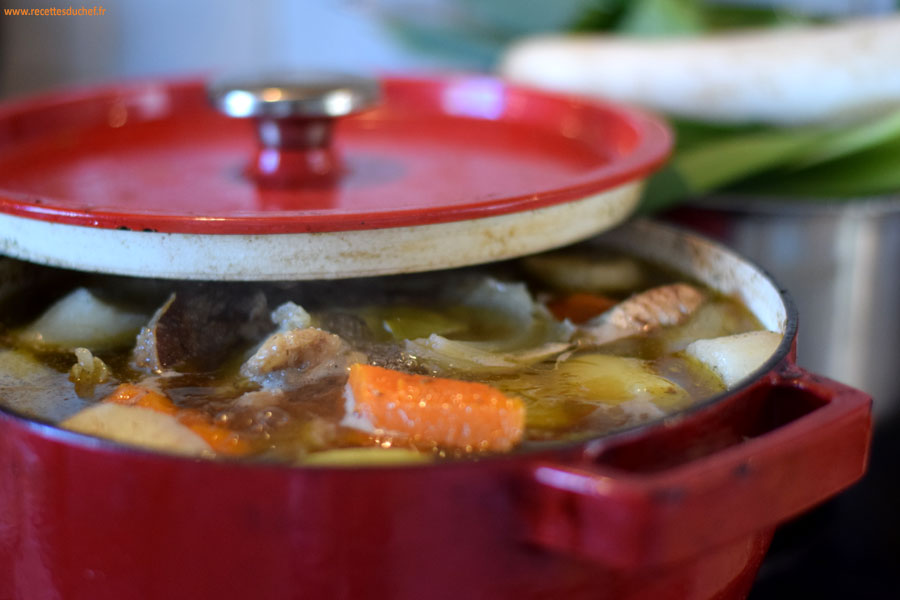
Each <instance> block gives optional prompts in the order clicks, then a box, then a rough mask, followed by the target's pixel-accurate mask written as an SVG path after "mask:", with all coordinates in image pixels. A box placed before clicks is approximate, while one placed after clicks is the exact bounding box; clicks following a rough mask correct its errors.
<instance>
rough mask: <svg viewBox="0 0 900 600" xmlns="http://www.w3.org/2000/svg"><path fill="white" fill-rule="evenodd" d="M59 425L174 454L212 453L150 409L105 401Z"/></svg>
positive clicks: (192, 435)
mask: <svg viewBox="0 0 900 600" xmlns="http://www.w3.org/2000/svg"><path fill="white" fill-rule="evenodd" d="M60 427H62V428H64V429H69V430H71V431H77V432H79V433H85V434H88V435H93V436H96V437H101V438H105V439H108V440H113V441H116V442H120V443H123V444H129V445H132V446H141V447H144V448H149V449H152V450H160V451H163V452H170V453H173V454H186V455H189V456H212V455H213V450H212V448H211V447H210V446H209V444H207V443H206V441H204V440H203V438H201V437H200V436H199V435H197V434H196V433H194V432H193V431H191V430H190V429H189V428H188V427H186V426H185V425H182V424H181V423H179V422H178V419H176V418H175V417H174V416H172V415H167V414H164V413H160V412H157V411H154V410H151V409H149V408H141V407H137V406H124V405H121V404H114V403H107V402H104V403H102V404H95V405H93V406H91V407H89V408H86V409H84V410H83V411H81V412H79V413H78V414H76V415H74V416H72V417H70V418H68V419H66V420H65V421H63V422H62V423H60Z"/></svg>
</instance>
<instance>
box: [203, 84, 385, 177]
mask: <svg viewBox="0 0 900 600" xmlns="http://www.w3.org/2000/svg"><path fill="white" fill-rule="evenodd" d="M207 92H208V95H209V99H210V101H211V102H212V103H213V105H214V106H215V107H216V108H217V109H218V110H219V111H221V112H222V113H224V114H226V115H228V116H230V117H237V118H252V119H254V120H255V122H256V129H257V136H258V139H259V149H258V151H257V154H256V157H255V158H254V161H253V163H252V164H251V165H250V166H249V168H248V173H249V175H250V176H251V177H253V178H254V179H255V180H256V181H257V182H258V183H260V184H263V185H267V186H275V187H292V186H297V185H314V184H316V183H327V182H329V181H331V180H333V179H334V177H336V176H337V175H338V174H339V173H340V170H341V164H340V158H339V157H338V156H337V155H336V153H335V152H334V150H333V149H332V147H331V134H332V130H333V128H334V123H335V119H337V118H340V117H345V116H349V115H353V114H357V113H360V112H362V111H364V110H367V109H369V108H372V107H373V106H375V105H376V104H377V102H378V99H379V87H378V83H377V82H376V81H375V80H374V79H369V78H365V77H360V76H355V75H342V74H334V73H303V72H300V73H287V74H277V75H262V76H256V77H243V78H225V79H219V80H217V81H214V82H212V83H211V84H210V85H209V86H208V89H207Z"/></svg>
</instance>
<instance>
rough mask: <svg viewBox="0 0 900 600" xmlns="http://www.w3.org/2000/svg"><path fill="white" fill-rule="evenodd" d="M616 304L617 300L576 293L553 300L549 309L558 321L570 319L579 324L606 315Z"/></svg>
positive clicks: (548, 305) (548, 306) (548, 304)
mask: <svg viewBox="0 0 900 600" xmlns="http://www.w3.org/2000/svg"><path fill="white" fill-rule="evenodd" d="M616 304H617V302H616V301H615V300H613V299H612V298H607V297H605V296H598V295H597V294H587V293H575V294H570V295H568V296H563V297H562V298H556V299H554V300H551V301H550V302H548V303H547V308H548V309H549V310H550V312H551V313H553V316H554V317H556V318H557V319H560V320H562V319H569V320H570V321H572V322H573V323H576V324H578V323H584V322H585V321H588V320H590V319H592V318H594V317H596V316H597V315H601V314H603V313H605V312H606V311H608V310H609V309H610V308H612V307H613V306H615V305H616Z"/></svg>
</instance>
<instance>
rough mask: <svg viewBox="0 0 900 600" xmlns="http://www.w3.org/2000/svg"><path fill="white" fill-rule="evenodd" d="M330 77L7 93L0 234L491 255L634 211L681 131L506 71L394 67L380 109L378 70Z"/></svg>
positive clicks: (211, 249) (343, 260)
mask: <svg viewBox="0 0 900 600" xmlns="http://www.w3.org/2000/svg"><path fill="white" fill-rule="evenodd" d="M319 83H320V86H319V88H313V89H312V90H311V89H310V86H308V85H307V86H305V87H303V88H302V89H300V88H297V87H296V86H295V87H293V88H291V87H290V86H288V85H287V84H282V85H277V86H276V85H255V86H254V84H253V83H252V82H250V84H247V83H246V82H245V83H244V84H242V85H233V86H231V88H230V89H226V88H223V87H221V86H220V87H218V88H215V89H213V90H212V92H210V90H208V89H207V86H206V85H205V83H204V82H203V81H187V82H166V81H162V82H146V83H136V84H129V85H121V86H114V87H107V88H103V89H97V90H87V91H81V92H68V93H62V94H57V95H52V96H46V97H41V98H37V99H30V100H26V101H20V102H17V103H12V104H7V105H5V106H3V107H2V108H0V251H3V252H5V253H6V254H9V255H12V256H17V257H20V258H24V259H28V260H34V261H38V262H43V263H47V264H53V265H58V266H65V267H71V268H79V269H86V270H96V271H102V272H114V273H125V274H136V275H145V276H151V275H152V276H163V277H187V278H213V279H221V278H224V279H280V278H290V279H293V278H319V277H346V276H355V275H366V274H379V273H389V272H401V271H417V270H425V269H432V268H439V267H448V266H458V265H461V264H472V263H478V262H486V261H490V260H497V259H500V258H507V257H510V256H515V255H520V254H525V253H529V252H534V251H538V250H542V249H545V248H549V247H553V246H558V245H562V244H565V243H569V242H571V241H574V240H576V239H582V238H584V237H588V236H590V235H592V234H594V233H597V232H598V231H600V230H602V229H605V228H607V227H609V226H611V225H614V224H616V223H617V222H619V221H620V220H622V219H623V218H625V217H626V216H627V215H628V214H629V212H630V211H631V210H632V208H633V207H634V205H635V203H636V201H637V195H638V192H639V189H640V181H641V180H642V179H643V178H645V177H646V176H647V175H648V174H649V173H650V172H651V171H653V170H654V169H655V168H657V167H658V166H659V165H660V164H661V163H662V162H663V161H664V159H665V158H666V156H667V154H668V152H669V150H670V145H671V137H670V134H669V132H668V130H667V128H666V127H665V125H664V124H662V123H661V122H659V121H658V120H656V119H654V118H652V117H650V116H648V115H645V114H643V113H641V112H639V111H636V110H633V109H630V108H626V107H622V106H618V105H615V104H611V103H606V102H599V101H586V100H579V99H573V98H571V97H566V96H561V95H556V94H550V93H545V92H538V91H534V90H528V89H523V88H518V87H514V86H510V85H508V84H506V83H503V82H501V81H499V80H497V79H493V78H487V77H474V76H452V77H443V78H431V79H423V78H418V79H415V78H396V77H389V78H384V79H382V80H381V81H380V82H379V86H378V87H380V99H378V100H377V102H376V103H375V105H374V107H373V108H371V109H369V110H365V111H363V112H357V111H358V110H359V109H360V108H363V107H364V106H365V105H366V104H367V103H369V102H372V101H373V100H375V94H376V91H377V90H376V89H375V87H373V86H372V85H368V84H366V83H365V82H361V81H352V80H351V82H350V84H348V85H344V86H341V85H340V84H339V82H330V81H324V82H321V81H320V82H319ZM223 85H227V84H223ZM210 94H212V95H213V102H210V99H209V97H208V96H209V95H210ZM214 104H218V107H217V106H214ZM223 110H225V111H226V112H230V113H231V114H232V115H234V116H249V117H253V118H252V119H249V120H241V119H234V118H231V117H230V116H228V115H226V114H223V112H222V111H223ZM340 115H349V116H344V117H343V118H341V119H340V120H338V121H337V122H336V123H334V126H333V130H332V128H331V121H330V118H331V117H334V116H340ZM254 123H255V124H256V125H257V127H256V128H254ZM258 134H259V135H258Z"/></svg>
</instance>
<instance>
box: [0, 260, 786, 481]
mask: <svg viewBox="0 0 900 600" xmlns="http://www.w3.org/2000/svg"><path fill="white" fill-rule="evenodd" d="M561 273H564V274H561ZM565 273H568V274H565ZM61 287H62V286H61ZM21 293H22V295H23V296H28V295H29V294H32V295H33V294H34V291H33V290H27V289H26V290H23V291H22V292H21ZM57 294H58V297H57V298H56V300H55V301H54V302H52V303H49V305H47V306H43V307H38V308H39V310H40V311H41V312H38V311H37V310H35V308H34V307H33V306H31V303H29V302H23V301H21V300H16V298H11V299H8V300H7V305H8V306H7V310H6V311H5V313H4V314H5V315H6V320H5V321H4V322H3V323H2V327H3V329H2V330H0V401H2V403H3V404H4V405H5V406H6V407H7V408H8V409H11V410H13V411H15V412H18V413H20V414H23V415H25V416H27V417H30V418H34V419H39V420H44V421H49V422H52V423H56V424H57V425H59V426H60V427H63V428H66V429H70V430H73V431H78V432H81V433H86V434H89V435H94V436H99V437H103V438H107V439H110V440H113V441H116V442H119V443H124V444H130V445H134V446H140V447H144V448H148V449H152V450H157V451H164V452H169V453H176V454H184V455H190V456H199V457H206V458H210V459H233V460H251V459H252V460H261V461H275V462H282V463H289V464H302V465H334V464H366V465H369V464H397V463H407V462H408V463H418V462H422V461H428V460H440V459H445V458H460V457H467V456H474V457H477V456H480V455H482V454H485V453H496V452H507V451H515V450H518V449H529V448H535V447H540V446H541V445H543V444H547V443H556V442H561V441H569V440H578V439H584V438H588V437H595V436H598V435H603V434H605V433H608V432H611V431H616V430H620V429H623V428H627V427H631V426H634V425H636V424H640V423H644V422H647V421H650V420H653V419H658V418H660V417H663V416H665V415H667V414H670V413H673V412H676V411H678V410H682V409H684V408H686V407H689V406H690V405H692V404H694V403H696V402H698V401H701V400H703V399H704V398H708V397H710V396H713V395H715V394H717V393H720V392H722V391H723V390H725V389H726V388H727V387H731V386H734V385H737V384H738V383H739V382H740V381H741V380H742V379H743V378H744V377H745V376H746V375H747V374H749V373H750V372H752V371H753V370H755V369H756V368H757V367H759V365H760V364H761V363H762V362H764V361H765V360H766V358H767V357H768V356H770V355H771V354H772V353H773V352H774V349H775V347H776V346H777V345H778V342H779V341H780V339H781V335H780V334H778V333H774V332H764V331H761V327H760V325H759V323H758V322H757V321H756V319H755V318H754V317H753V316H752V315H751V314H750V313H749V311H748V310H747V309H746V308H744V307H743V306H742V305H741V304H740V303H739V302H737V301H736V300H734V299H732V298H727V297H724V296H722V295H720V294H717V293H716V292H714V291H713V290H710V289H707V288H704V287H703V286H701V285H698V284H696V283H694V282H691V281H688V280H686V279H685V278H683V277H678V276H677V275H673V274H671V273H668V272H666V271H665V270H662V269H658V268H655V267H654V266H652V265H648V264H645V263H642V262H639V261H636V260H634V259H632V258H630V257H626V256H621V255H617V254H605V253H602V252H600V253H598V251H597V248H595V247H577V246H576V247H573V248H570V249H567V250H565V251H557V252H552V253H546V254H544V255H540V256H538V257H530V258H527V259H522V260H519V261H510V262H507V263H501V264H497V265H491V266H489V267H477V268H466V269H457V270H453V271H445V272H438V273H428V274H419V275H402V276H400V275H398V276H390V277H380V278H370V279H359V280H347V281H339V282H281V283H265V284H249V283H210V282H173V281H162V280H140V279H130V278H124V277H112V276H99V275H84V276H82V278H81V280H77V281H74V282H73V283H71V284H70V285H69V287H62V289H60V290H58V291H57ZM66 315H70V317H68V318H67V317H66ZM103 323H106V324H107V326H106V327H103V326H102V324H103ZM69 325H71V327H69ZM751 332H752V333H751ZM382 459H383V460H382Z"/></svg>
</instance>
